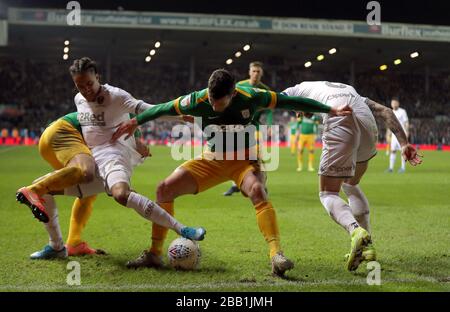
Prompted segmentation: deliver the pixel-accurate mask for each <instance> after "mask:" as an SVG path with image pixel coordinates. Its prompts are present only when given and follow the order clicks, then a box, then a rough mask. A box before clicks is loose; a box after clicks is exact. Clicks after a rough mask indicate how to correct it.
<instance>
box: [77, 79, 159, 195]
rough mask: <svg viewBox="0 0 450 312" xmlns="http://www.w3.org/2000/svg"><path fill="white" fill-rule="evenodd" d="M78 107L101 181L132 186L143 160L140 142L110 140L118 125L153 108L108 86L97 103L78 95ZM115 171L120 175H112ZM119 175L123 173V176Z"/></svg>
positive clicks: (86, 139)
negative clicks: (135, 171) (138, 166)
mask: <svg viewBox="0 0 450 312" xmlns="http://www.w3.org/2000/svg"><path fill="white" fill-rule="evenodd" d="M75 104H76V106H77V111H78V121H79V122H80V125H81V130H82V132H83V137H84V140H85V141H86V144H87V145H88V147H89V148H90V149H91V150H92V154H93V156H94V159H95V162H96V163H97V166H98V168H99V172H100V176H101V178H102V179H104V180H105V182H106V183H107V184H108V186H109V187H111V186H112V185H113V184H114V183H116V182H127V183H129V179H130V177H131V173H132V170H133V167H134V166H136V165H137V164H139V163H140V162H141V161H142V157H141V155H140V154H139V153H138V152H137V151H136V141H135V139H134V137H133V138H129V139H128V140H125V138H124V137H121V138H120V139H119V140H118V141H117V142H115V143H110V140H111V137H112V135H113V134H114V132H115V130H116V128H117V126H118V125H119V124H120V123H121V122H124V121H127V120H129V119H130V114H138V113H140V112H142V111H143V110H145V109H147V108H149V107H151V105H150V104H146V103H144V102H143V101H140V100H136V99H135V98H133V97H132V96H131V95H130V94H129V93H128V92H126V91H124V90H122V89H120V88H116V87H113V86H110V85H107V84H105V85H102V86H101V90H100V93H99V95H98V96H97V99H96V101H95V102H88V101H87V100H86V98H85V97H84V96H83V95H81V93H78V94H77V95H76V96H75ZM113 172H116V174H114V175H111V173H113ZM117 172H121V176H120V177H117ZM112 176H115V177H114V179H111V177H112Z"/></svg>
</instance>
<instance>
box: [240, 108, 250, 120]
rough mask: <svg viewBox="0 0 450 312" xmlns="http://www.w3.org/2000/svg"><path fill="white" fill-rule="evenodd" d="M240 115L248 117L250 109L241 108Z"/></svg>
mask: <svg viewBox="0 0 450 312" xmlns="http://www.w3.org/2000/svg"><path fill="white" fill-rule="evenodd" d="M241 114H242V117H244V118H250V111H249V110H248V109H244V110H241Z"/></svg>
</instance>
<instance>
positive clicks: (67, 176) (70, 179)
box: [28, 167, 83, 196]
mask: <svg viewBox="0 0 450 312" xmlns="http://www.w3.org/2000/svg"><path fill="white" fill-rule="evenodd" d="M82 181H83V171H82V170H81V169H80V168H78V167H66V168H62V169H59V170H56V171H54V172H53V173H52V174H50V175H49V176H47V177H45V178H43V179H42V180H39V181H38V182H36V183H34V184H32V185H30V186H28V188H29V189H30V190H31V191H33V192H35V193H36V194H38V195H39V196H42V195H44V194H47V193H49V192H51V191H61V190H64V189H65V188H67V187H69V186H72V185H76V184H79V183H81V182H82Z"/></svg>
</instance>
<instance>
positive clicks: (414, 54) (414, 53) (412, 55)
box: [409, 52, 419, 58]
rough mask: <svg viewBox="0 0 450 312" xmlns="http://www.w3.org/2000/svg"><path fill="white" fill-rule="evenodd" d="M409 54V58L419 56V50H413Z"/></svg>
mask: <svg viewBox="0 0 450 312" xmlns="http://www.w3.org/2000/svg"><path fill="white" fill-rule="evenodd" d="M409 56H411V58H416V57H418V56H419V52H413V53H411V54H410V55H409Z"/></svg>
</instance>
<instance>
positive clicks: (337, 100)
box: [283, 81, 375, 126]
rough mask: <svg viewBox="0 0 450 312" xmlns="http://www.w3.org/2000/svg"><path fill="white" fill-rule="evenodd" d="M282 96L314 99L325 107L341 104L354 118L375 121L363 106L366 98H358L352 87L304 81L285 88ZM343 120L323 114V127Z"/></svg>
mask: <svg viewBox="0 0 450 312" xmlns="http://www.w3.org/2000/svg"><path fill="white" fill-rule="evenodd" d="M283 93H284V94H286V95H289V96H302V97H306V98H310V99H314V100H316V101H319V102H321V103H324V104H326V105H329V106H332V107H336V106H340V105H343V104H349V105H350V107H351V108H352V109H353V115H354V117H356V118H369V119H373V121H374V122H375V119H374V117H373V115H372V112H371V111H370V109H369V107H368V106H367V104H365V101H366V98H365V97H362V96H360V95H359V94H358V93H357V92H356V90H355V88H353V87H352V86H349V85H346V84H343V83H337V82H329V81H304V82H302V83H300V84H297V85H295V86H293V87H291V88H287V89H286V90H284V91H283ZM344 120H345V118H342V117H331V116H329V115H328V114H323V123H324V125H327V124H329V125H330V126H331V124H332V122H334V123H335V122H339V123H340V122H342V121H344Z"/></svg>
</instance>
